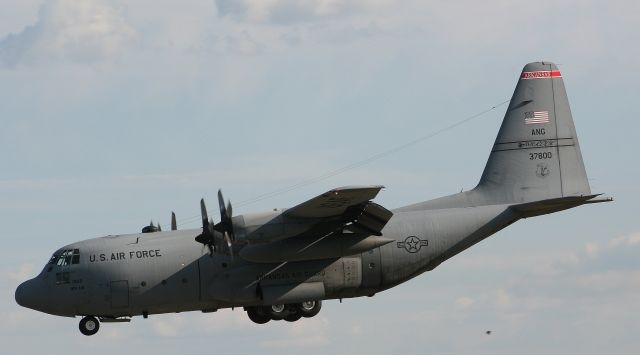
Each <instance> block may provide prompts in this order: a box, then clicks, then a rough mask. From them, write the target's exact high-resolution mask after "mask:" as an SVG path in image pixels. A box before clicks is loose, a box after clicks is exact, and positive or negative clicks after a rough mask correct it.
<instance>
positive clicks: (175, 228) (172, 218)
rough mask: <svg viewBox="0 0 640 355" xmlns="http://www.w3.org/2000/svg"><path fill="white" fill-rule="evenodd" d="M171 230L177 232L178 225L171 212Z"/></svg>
mask: <svg viewBox="0 0 640 355" xmlns="http://www.w3.org/2000/svg"><path fill="white" fill-rule="evenodd" d="M171 230H172V231H177V230H178V223H176V214H175V213H174V212H173V211H171Z"/></svg>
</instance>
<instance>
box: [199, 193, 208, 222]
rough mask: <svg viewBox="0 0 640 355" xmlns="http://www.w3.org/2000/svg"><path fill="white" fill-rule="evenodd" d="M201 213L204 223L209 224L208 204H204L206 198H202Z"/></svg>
mask: <svg viewBox="0 0 640 355" xmlns="http://www.w3.org/2000/svg"><path fill="white" fill-rule="evenodd" d="M200 213H201V214H202V224H203V225H205V224H208V223H209V217H208V216H207V206H205V204H204V199H200Z"/></svg>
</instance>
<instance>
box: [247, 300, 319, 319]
mask: <svg viewBox="0 0 640 355" xmlns="http://www.w3.org/2000/svg"><path fill="white" fill-rule="evenodd" d="M321 308H322V301H306V302H302V303H292V304H274V305H271V306H255V307H245V310H246V311H247V315H248V316H249V319H251V320H252V321H253V322H254V323H257V324H265V323H267V322H268V321H270V320H282V319H284V320H285V321H287V322H295V321H297V320H298V319H300V318H302V317H304V318H311V317H313V316H315V315H316V314H318V313H319V312H320V309H321Z"/></svg>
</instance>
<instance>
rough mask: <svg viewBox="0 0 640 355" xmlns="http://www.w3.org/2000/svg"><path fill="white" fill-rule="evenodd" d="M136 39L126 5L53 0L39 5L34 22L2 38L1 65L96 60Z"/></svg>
mask: <svg viewBox="0 0 640 355" xmlns="http://www.w3.org/2000/svg"><path fill="white" fill-rule="evenodd" d="M137 40H138V33H137V32H136V30H135V29H134V28H133V27H132V26H131V25H130V24H129V23H128V22H127V20H126V17H125V13H124V8H123V7H118V6H116V5H115V4H114V3H113V2H111V1H110V0H85V1H74V0H51V1H46V2H45V3H44V4H43V5H42V6H41V7H40V10H39V12H38V19H37V21H36V23H35V24H34V25H31V26H27V27H25V28H24V29H23V30H22V31H21V32H19V33H17V34H9V35H7V36H5V37H4V38H3V39H2V40H0V64H1V65H4V66H5V67H15V66H17V65H19V64H24V63H35V62H43V61H51V60H71V61H76V62H82V63H93V62H97V61H101V60H104V59H107V58H112V57H114V56H117V55H119V54H120V53H122V52H123V50H124V49H126V48H128V47H130V46H131V45H133V44H134V43H136V41H137Z"/></svg>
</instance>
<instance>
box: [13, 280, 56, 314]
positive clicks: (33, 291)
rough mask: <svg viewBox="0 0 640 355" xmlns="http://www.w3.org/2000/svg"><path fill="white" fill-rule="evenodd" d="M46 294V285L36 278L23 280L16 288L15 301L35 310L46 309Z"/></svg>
mask: <svg viewBox="0 0 640 355" xmlns="http://www.w3.org/2000/svg"><path fill="white" fill-rule="evenodd" d="M48 296H49V295H48V291H47V289H46V285H45V284H44V282H43V281H42V280H38V279H31V280H29V281H25V282H23V283H21V284H20V286H18V288H17V289H16V302H17V303H18V304H19V305H21V306H22V307H27V308H31V309H35V310H37V311H46V308H47V306H48Z"/></svg>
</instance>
